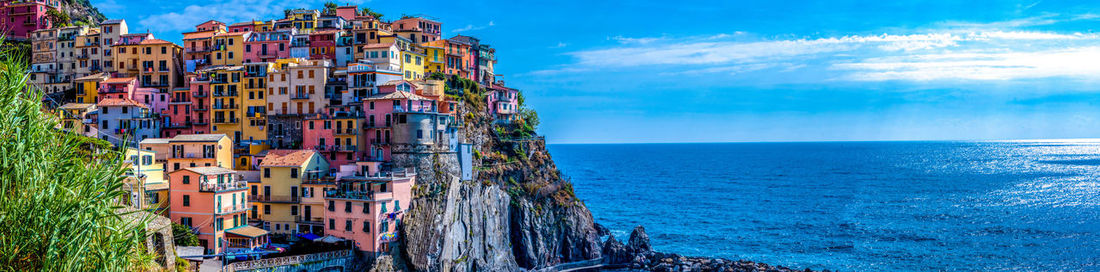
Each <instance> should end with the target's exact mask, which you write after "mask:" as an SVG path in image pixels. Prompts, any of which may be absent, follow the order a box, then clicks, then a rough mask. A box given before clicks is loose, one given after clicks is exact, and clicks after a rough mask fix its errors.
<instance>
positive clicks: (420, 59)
mask: <svg viewBox="0 0 1100 272" xmlns="http://www.w3.org/2000/svg"><path fill="white" fill-rule="evenodd" d="M417 51H419V50H417V48H409V50H402V51H401V73H402V74H404V77H405V80H420V79H424V78H425V77H426V76H425V75H424V64H425V61H424V59H425V58H426V56H425V55H424V53H420V52H417Z"/></svg>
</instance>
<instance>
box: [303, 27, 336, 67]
mask: <svg viewBox="0 0 1100 272" xmlns="http://www.w3.org/2000/svg"><path fill="white" fill-rule="evenodd" d="M339 36H340V31H339V30H325V31H318V32H314V33H311V34H309V59H330V60H331V59H336V38H337V37H339Z"/></svg>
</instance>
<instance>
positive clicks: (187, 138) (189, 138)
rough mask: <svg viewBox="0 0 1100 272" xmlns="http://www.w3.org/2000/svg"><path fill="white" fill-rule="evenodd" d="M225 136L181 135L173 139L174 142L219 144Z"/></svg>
mask: <svg viewBox="0 0 1100 272" xmlns="http://www.w3.org/2000/svg"><path fill="white" fill-rule="evenodd" d="M225 137H227V136H225V134H180V135H176V137H172V140H171V141H173V142H217V141H221V139H222V138H225Z"/></svg>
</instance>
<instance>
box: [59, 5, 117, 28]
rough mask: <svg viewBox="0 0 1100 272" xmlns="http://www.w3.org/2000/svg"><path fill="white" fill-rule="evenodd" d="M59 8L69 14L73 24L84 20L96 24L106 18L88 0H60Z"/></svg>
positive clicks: (89, 23)
mask: <svg viewBox="0 0 1100 272" xmlns="http://www.w3.org/2000/svg"><path fill="white" fill-rule="evenodd" d="M61 10H62V11H64V12H65V13H66V14H69V19H71V21H72V23H73V24H78V22H84V23H85V24H88V25H97V24H99V23H100V22H103V21H104V20H106V19H107V17H106V16H103V14H102V13H99V9H96V8H95V7H94V6H92V4H91V3H89V2H88V0H61Z"/></svg>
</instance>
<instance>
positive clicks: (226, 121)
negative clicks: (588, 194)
mask: <svg viewBox="0 0 1100 272" xmlns="http://www.w3.org/2000/svg"><path fill="white" fill-rule="evenodd" d="M237 120H238V119H237V118H214V123H215V124H236V123H237Z"/></svg>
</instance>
